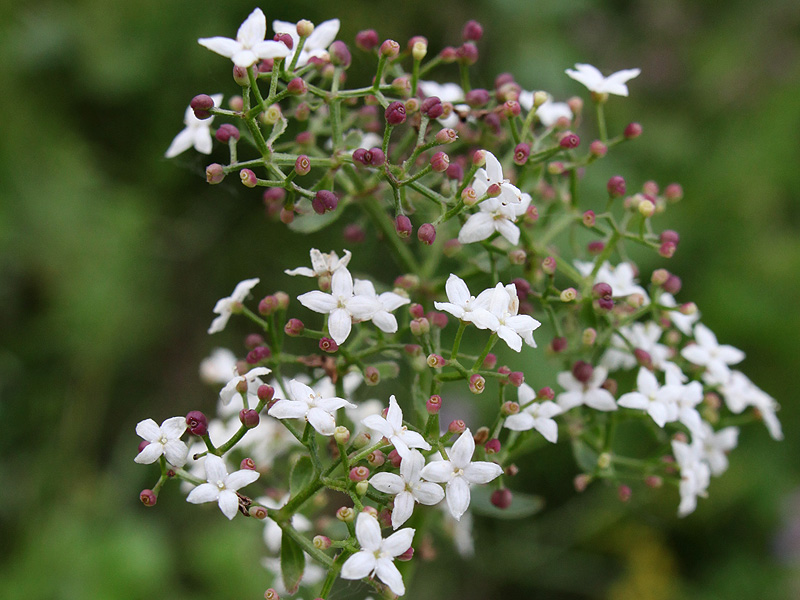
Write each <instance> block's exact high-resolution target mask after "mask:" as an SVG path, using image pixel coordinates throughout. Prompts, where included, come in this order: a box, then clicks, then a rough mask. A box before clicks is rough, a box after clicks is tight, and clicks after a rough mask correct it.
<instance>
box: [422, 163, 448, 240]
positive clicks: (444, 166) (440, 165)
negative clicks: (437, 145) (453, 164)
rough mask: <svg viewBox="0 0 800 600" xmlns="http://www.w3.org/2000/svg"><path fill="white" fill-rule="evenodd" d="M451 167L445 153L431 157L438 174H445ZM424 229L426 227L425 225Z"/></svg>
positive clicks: (432, 164)
mask: <svg viewBox="0 0 800 600" xmlns="http://www.w3.org/2000/svg"><path fill="white" fill-rule="evenodd" d="M449 166H450V157H449V156H447V154H445V153H444V152H437V153H436V154H434V155H433V156H432V157H431V167H432V168H433V170H434V171H435V172H437V173H443V172H445V171H446V170H447V167H449ZM423 227H424V225H423Z"/></svg>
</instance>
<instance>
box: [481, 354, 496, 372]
mask: <svg viewBox="0 0 800 600" xmlns="http://www.w3.org/2000/svg"><path fill="white" fill-rule="evenodd" d="M496 365H497V355H495V354H493V353H492V352H489V354H487V355H486V358H484V359H483V364H482V365H481V367H482V368H484V369H486V370H488V371H491V370H492V369H494V368H495V366H496Z"/></svg>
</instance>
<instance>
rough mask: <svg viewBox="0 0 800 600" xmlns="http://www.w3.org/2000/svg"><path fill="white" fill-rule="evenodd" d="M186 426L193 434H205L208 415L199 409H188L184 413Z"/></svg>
mask: <svg viewBox="0 0 800 600" xmlns="http://www.w3.org/2000/svg"><path fill="white" fill-rule="evenodd" d="M186 428H187V429H188V430H189V433H191V434H193V435H205V434H206V433H208V417H206V416H205V415H204V414H203V413H201V412H200V411H199V410H192V411H189V414H187V415H186Z"/></svg>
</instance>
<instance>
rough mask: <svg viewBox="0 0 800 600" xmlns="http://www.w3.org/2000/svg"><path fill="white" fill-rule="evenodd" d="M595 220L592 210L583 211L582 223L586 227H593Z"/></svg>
mask: <svg viewBox="0 0 800 600" xmlns="http://www.w3.org/2000/svg"><path fill="white" fill-rule="evenodd" d="M595 222H596V218H595V216H594V211H593V210H587V211H586V212H585V213H583V224H584V225H585V226H586V227H594V224H595Z"/></svg>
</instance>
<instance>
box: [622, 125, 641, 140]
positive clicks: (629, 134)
mask: <svg viewBox="0 0 800 600" xmlns="http://www.w3.org/2000/svg"><path fill="white" fill-rule="evenodd" d="M622 135H624V136H625V139H626V140H632V139H634V138H637V137H639V136H640V135H642V126H641V125H639V123H629V124H628V126H627V127H626V128H625V131H624V132H623V134H622Z"/></svg>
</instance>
